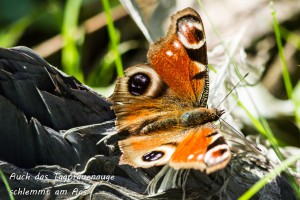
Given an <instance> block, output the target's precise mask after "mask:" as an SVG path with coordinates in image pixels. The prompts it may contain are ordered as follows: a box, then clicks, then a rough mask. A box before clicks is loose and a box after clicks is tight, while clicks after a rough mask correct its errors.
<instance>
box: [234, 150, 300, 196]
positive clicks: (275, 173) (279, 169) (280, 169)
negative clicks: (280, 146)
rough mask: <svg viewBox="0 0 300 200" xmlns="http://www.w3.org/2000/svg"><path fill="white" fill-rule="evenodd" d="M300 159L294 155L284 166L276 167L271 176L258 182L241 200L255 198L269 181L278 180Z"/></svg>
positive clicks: (283, 163) (284, 162)
mask: <svg viewBox="0 0 300 200" xmlns="http://www.w3.org/2000/svg"><path fill="white" fill-rule="evenodd" d="M299 159H300V155H294V156H292V157H290V158H288V159H286V160H285V161H283V162H282V164H279V165H278V166H276V167H275V168H274V169H273V170H272V171H271V172H270V173H269V174H267V175H266V176H264V177H263V178H262V179H260V180H259V181H258V182H256V183H255V184H254V185H253V186H252V187H251V188H250V189H249V190H248V191H247V192H246V193H244V194H243V195H242V196H241V197H240V198H239V200H247V199H250V198H251V197H252V196H254V195H255V194H256V193H257V192H258V191H259V190H260V189H262V188H263V187H264V186H265V185H266V184H267V183H268V182H269V181H271V180H272V179H274V178H276V176H278V175H280V173H281V172H283V171H284V170H286V169H287V167H288V166H290V165H292V164H293V163H295V162H296V161H297V160H299Z"/></svg>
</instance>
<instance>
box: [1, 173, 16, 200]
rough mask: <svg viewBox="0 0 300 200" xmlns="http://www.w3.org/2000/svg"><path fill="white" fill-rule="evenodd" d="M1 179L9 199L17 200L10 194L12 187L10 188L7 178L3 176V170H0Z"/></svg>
mask: <svg viewBox="0 0 300 200" xmlns="http://www.w3.org/2000/svg"><path fill="white" fill-rule="evenodd" d="M0 177H1V179H2V181H3V183H4V185H5V188H6V190H7V193H8V196H9V199H10V200H14V199H15V198H14V196H13V194H12V193H11V192H10V191H11V189H10V186H9V184H8V182H7V180H6V178H5V175H4V174H3V172H2V170H0Z"/></svg>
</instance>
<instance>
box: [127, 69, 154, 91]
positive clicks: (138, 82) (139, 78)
mask: <svg viewBox="0 0 300 200" xmlns="http://www.w3.org/2000/svg"><path fill="white" fill-rule="evenodd" d="M149 85H150V78H149V76H148V75H146V74H144V73H137V74H134V75H132V76H131V77H130V78H129V81H128V91H129V92H130V93H131V94H132V95H134V96H140V95H142V94H144V93H145V92H146V91H147V89H148V87H149Z"/></svg>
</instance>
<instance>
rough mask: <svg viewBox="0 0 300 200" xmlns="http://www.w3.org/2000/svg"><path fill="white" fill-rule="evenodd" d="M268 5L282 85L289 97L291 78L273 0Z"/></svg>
mask: <svg viewBox="0 0 300 200" xmlns="http://www.w3.org/2000/svg"><path fill="white" fill-rule="evenodd" d="M270 6H271V10H272V17H273V27H274V32H275V37H276V43H277V47H278V51H279V57H280V63H281V67H282V76H283V81H284V86H285V89H286V92H287V96H288V98H289V99H291V98H292V94H293V87H292V83H291V78H290V75H289V71H288V68H287V63H286V59H285V55H284V51H283V47H282V42H281V36H280V31H279V25H278V21H277V18H276V11H275V9H274V6H273V1H271V2H270Z"/></svg>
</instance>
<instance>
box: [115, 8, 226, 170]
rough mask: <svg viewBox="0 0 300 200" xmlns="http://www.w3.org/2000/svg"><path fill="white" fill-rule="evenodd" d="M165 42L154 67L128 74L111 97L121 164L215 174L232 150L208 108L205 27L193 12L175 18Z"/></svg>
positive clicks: (153, 51)
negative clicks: (164, 167)
mask: <svg viewBox="0 0 300 200" xmlns="http://www.w3.org/2000/svg"><path fill="white" fill-rule="evenodd" d="M171 19H172V22H171V26H170V28H169V31H168V33H167V35H166V37H165V38H163V39H160V40H159V41H158V42H156V43H154V44H152V45H151V46H150V50H149V52H148V59H149V64H141V65H136V66H133V67H130V68H128V69H127V70H126V71H125V77H122V78H118V81H117V84H116V88H115V92H114V94H113V95H112V96H111V97H110V99H111V100H112V102H113V109H114V110H115V113H116V116H117V120H116V128H117V130H118V132H119V134H120V138H121V140H120V141H119V147H120V149H121V151H122V153H123V154H122V156H121V158H120V164H129V165H131V166H134V167H143V168H148V167H152V166H157V165H164V164H167V163H168V164H169V165H170V166H171V167H173V168H175V169H190V168H193V169H198V170H201V171H204V170H205V171H206V172H207V173H210V172H213V171H215V170H217V169H221V168H222V167H224V166H226V164H227V163H228V162H229V160H230V156H231V154H230V149H229V147H228V145H227V144H226V142H225V140H224V138H223V136H222V134H221V132H220V131H219V130H218V128H217V127H216V126H215V125H214V124H213V123H212V122H213V121H216V120H218V119H219V117H220V116H221V115H222V114H223V111H220V110H217V109H215V108H206V105H207V98H208V88H209V83H208V68H207V55H206V54H207V53H206V51H207V50H206V40H205V34H204V27H203V23H202V21H201V18H200V16H199V15H198V14H197V13H196V12H195V11H194V10H193V9H191V8H187V9H184V10H182V11H179V12H178V13H177V14H175V15H173V16H172V18H171Z"/></svg>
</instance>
